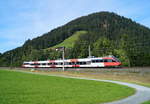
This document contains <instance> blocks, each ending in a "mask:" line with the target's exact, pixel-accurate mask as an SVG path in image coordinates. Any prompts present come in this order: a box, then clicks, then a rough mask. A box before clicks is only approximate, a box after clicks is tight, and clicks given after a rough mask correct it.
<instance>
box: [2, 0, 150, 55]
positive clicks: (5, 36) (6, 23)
mask: <svg viewBox="0 0 150 104" xmlns="http://www.w3.org/2000/svg"><path fill="white" fill-rule="evenodd" d="M100 11H109V12H114V13H117V14H118V15H121V16H124V17H127V18H131V19H132V20H133V21H136V22H137V23H140V24H142V25H145V26H146V27H148V28H150V2H149V0H1V2H0V53H4V52H6V51H8V50H11V49H14V48H17V47H19V46H21V45H23V43H24V42H25V41H26V40H28V39H33V38H35V37H37V36H41V35H42V34H44V33H47V32H49V31H51V30H52V29H54V28H57V27H59V26H61V25H64V24H66V23H67V22H69V21H71V20H73V19H76V18H78V17H81V16H85V15H88V14H91V13H95V12H100Z"/></svg>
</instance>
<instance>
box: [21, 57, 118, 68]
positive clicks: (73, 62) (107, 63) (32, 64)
mask: <svg viewBox="0 0 150 104" xmlns="http://www.w3.org/2000/svg"><path fill="white" fill-rule="evenodd" d="M63 62H64V64H63ZM120 65H121V62H120V61H118V59H117V58H115V57H112V56H111V57H110V56H108V57H97V58H82V59H65V60H47V61H29V62H24V63H23V65H22V67H24V68H57V67H58V68H59V67H63V66H64V67H66V68H74V67H81V68H88V67H117V66H120Z"/></svg>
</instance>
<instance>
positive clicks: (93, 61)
mask: <svg viewBox="0 0 150 104" xmlns="http://www.w3.org/2000/svg"><path fill="white" fill-rule="evenodd" d="M98 62H103V60H92V63H98Z"/></svg>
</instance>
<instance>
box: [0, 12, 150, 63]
mask: <svg viewBox="0 0 150 104" xmlns="http://www.w3.org/2000/svg"><path fill="white" fill-rule="evenodd" d="M76 33H82V34H79V35H78V36H79V38H77V40H76V41H75V42H74V43H73V46H72V47H69V48H66V50H65V51H66V52H65V57H66V58H83V57H87V56H88V45H90V46H91V51H92V55H93V56H105V55H114V56H116V57H118V58H119V59H120V60H121V61H122V62H123V65H124V66H150V29H149V28H147V27H145V26H142V25H140V24H138V23H136V22H134V21H132V20H131V19H128V18H125V17H123V16H119V15H117V14H115V13H110V12H99V13H93V14H90V15H87V16H83V17H80V18H77V19H75V20H73V21H71V22H69V23H67V24H66V25H64V26H61V27H58V28H56V29H53V30H52V31H50V32H48V33H45V34H43V35H42V36H40V37H37V38H34V39H32V40H27V41H26V42H25V43H24V45H23V46H21V47H18V48H16V49H13V50H11V51H7V52H5V53H3V54H2V55H0V66H10V65H13V66H20V65H21V64H22V62H23V61H29V60H47V59H57V58H61V52H59V51H57V52H56V51H55V50H54V49H53V48H51V47H55V46H57V45H58V44H61V43H63V41H64V40H67V39H71V38H69V37H71V36H72V35H73V34H74V35H75V34H76ZM67 41H68V40H67ZM68 42H69V41H68ZM64 43H65V44H70V43H66V42H64ZM64 43H63V44H64Z"/></svg>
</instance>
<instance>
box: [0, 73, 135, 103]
mask: <svg viewBox="0 0 150 104" xmlns="http://www.w3.org/2000/svg"><path fill="white" fill-rule="evenodd" d="M133 93H135V90H134V89H132V88H129V87H127V86H122V85H117V84H113V83H106V82H99V81H91V80H83V79H72V78H62V77H54V76H46V75H35V74H28V73H22V72H16V71H8V70H0V104H98V103H103V102H110V101H113V100H118V99H122V98H124V97H127V96H129V95H132V94H133Z"/></svg>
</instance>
